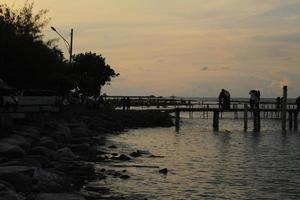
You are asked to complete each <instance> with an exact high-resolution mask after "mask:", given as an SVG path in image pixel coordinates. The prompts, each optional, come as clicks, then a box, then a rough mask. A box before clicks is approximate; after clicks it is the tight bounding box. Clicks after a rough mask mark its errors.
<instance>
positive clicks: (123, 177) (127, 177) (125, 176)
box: [120, 174, 130, 179]
mask: <svg viewBox="0 0 300 200" xmlns="http://www.w3.org/2000/svg"><path fill="white" fill-rule="evenodd" d="M129 178H130V176H128V175H126V174H123V175H121V176H120V179H129Z"/></svg>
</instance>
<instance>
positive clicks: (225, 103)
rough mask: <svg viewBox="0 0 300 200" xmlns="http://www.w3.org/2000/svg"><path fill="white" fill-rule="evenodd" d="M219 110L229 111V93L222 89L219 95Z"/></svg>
mask: <svg viewBox="0 0 300 200" xmlns="http://www.w3.org/2000/svg"><path fill="white" fill-rule="evenodd" d="M219 108H220V109H230V93H229V92H228V91H227V90H225V89H222V90H221V92H220V94H219Z"/></svg>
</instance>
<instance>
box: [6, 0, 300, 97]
mask: <svg viewBox="0 0 300 200" xmlns="http://www.w3.org/2000/svg"><path fill="white" fill-rule="evenodd" d="M0 2H4V3H7V4H8V5H9V6H13V7H15V8H17V7H18V6H20V5H23V4H24V2H25V0H0ZM34 4H35V6H34V7H35V10H36V11H38V10H40V9H48V10H49V12H48V14H47V16H48V17H50V18H51V21H50V23H49V25H48V27H46V28H45V30H44V34H45V38H46V39H53V38H58V36H57V35H56V33H55V32H53V31H52V30H51V29H50V26H54V27H55V28H56V29H57V30H58V31H59V32H60V33H61V34H62V35H63V36H64V37H65V38H66V39H69V33H70V29H71V28H73V29H74V53H81V52H88V51H92V52H95V53H98V54H102V55H103V56H104V57H105V58H106V62H107V63H108V64H109V65H111V66H112V67H113V69H115V71H116V72H119V73H120V76H119V77H118V78H116V79H114V80H113V81H112V82H111V84H110V85H108V86H105V87H104V88H103V92H105V93H107V94H108V95H150V94H153V95H156V96H171V95H174V96H193V97H204V96H205V97H215V96H217V95H218V93H219V91H220V90H221V89H222V88H225V89H227V90H229V91H230V93H231V96H235V97H248V92H249V90H251V89H259V90H260V91H261V96H262V97H276V96H279V95H282V86H283V85H288V89H289V91H288V95H289V97H296V96H299V95H300V90H299V87H300V78H299V77H300V0H263V1H262V0H36V1H35V3H34ZM58 45H59V47H60V48H61V49H62V50H63V51H64V52H65V56H66V57H68V53H67V50H66V47H65V45H64V44H63V42H62V41H60V42H59V43H58Z"/></svg>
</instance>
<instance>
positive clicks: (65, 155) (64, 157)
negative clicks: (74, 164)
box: [57, 147, 75, 161]
mask: <svg viewBox="0 0 300 200" xmlns="http://www.w3.org/2000/svg"><path fill="white" fill-rule="evenodd" d="M57 155H58V160H59V161H71V160H74V159H75V155H74V153H73V152H72V150H71V149H70V148H68V147H65V148H62V149H59V150H57Z"/></svg>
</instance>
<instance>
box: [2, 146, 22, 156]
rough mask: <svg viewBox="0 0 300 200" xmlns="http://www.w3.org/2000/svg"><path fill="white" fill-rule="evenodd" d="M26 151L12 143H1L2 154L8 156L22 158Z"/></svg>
mask: <svg viewBox="0 0 300 200" xmlns="http://www.w3.org/2000/svg"><path fill="white" fill-rule="evenodd" d="M25 154H26V153H25V151H24V150H23V149H22V148H21V147H19V146H17V145H12V144H6V143H0V155H1V156H4V157H8V158H20V157H23V156H24V155H25Z"/></svg>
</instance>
